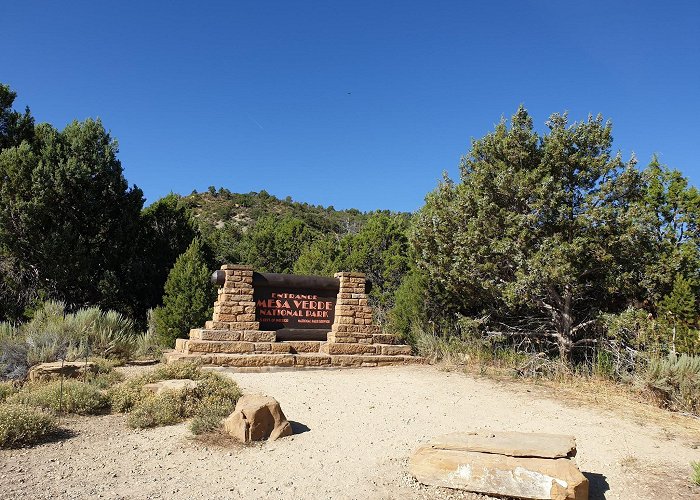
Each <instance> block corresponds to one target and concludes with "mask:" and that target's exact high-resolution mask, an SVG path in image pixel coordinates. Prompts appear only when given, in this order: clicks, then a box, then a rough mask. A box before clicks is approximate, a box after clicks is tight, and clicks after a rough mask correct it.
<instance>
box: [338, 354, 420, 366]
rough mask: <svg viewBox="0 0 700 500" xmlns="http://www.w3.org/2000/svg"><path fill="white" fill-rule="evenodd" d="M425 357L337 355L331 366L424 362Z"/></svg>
mask: <svg viewBox="0 0 700 500" xmlns="http://www.w3.org/2000/svg"><path fill="white" fill-rule="evenodd" d="M424 362H425V359H424V358H420V357H418V356H381V355H376V356H372V355H353V354H350V355H342V354H339V355H336V356H331V366H354V367H357V366H391V365H409V364H422V363H424Z"/></svg>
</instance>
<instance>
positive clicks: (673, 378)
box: [643, 354, 700, 414]
mask: <svg viewBox="0 0 700 500" xmlns="http://www.w3.org/2000/svg"><path fill="white" fill-rule="evenodd" d="M643 377H644V382H645V384H646V387H647V389H649V390H651V391H653V392H654V393H655V394H656V395H659V396H661V397H662V398H663V400H664V402H665V404H666V405H667V406H668V407H669V408H670V409H672V410H681V411H687V412H691V413H695V414H698V413H700V356H688V355H686V354H682V355H680V356H677V355H673V354H671V355H669V356H667V357H666V358H658V359H652V360H651V361H649V364H648V366H647V367H646V370H645V372H644V373H643Z"/></svg>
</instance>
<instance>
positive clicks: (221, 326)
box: [204, 321, 229, 330]
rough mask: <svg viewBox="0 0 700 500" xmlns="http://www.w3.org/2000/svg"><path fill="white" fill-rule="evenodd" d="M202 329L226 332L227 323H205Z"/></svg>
mask: <svg viewBox="0 0 700 500" xmlns="http://www.w3.org/2000/svg"><path fill="white" fill-rule="evenodd" d="M204 328H205V329H206V330H228V329H229V328H228V323H224V322H223V321H207V322H206V323H204Z"/></svg>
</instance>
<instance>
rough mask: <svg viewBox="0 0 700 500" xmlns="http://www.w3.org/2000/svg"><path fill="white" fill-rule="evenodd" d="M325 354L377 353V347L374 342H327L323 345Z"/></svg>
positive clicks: (322, 348) (322, 350)
mask: <svg viewBox="0 0 700 500" xmlns="http://www.w3.org/2000/svg"><path fill="white" fill-rule="evenodd" d="M321 352H322V353H325V354H377V348H376V347H375V346H374V345H372V344H354V343H331V342H329V343H327V344H323V345H322V346H321Z"/></svg>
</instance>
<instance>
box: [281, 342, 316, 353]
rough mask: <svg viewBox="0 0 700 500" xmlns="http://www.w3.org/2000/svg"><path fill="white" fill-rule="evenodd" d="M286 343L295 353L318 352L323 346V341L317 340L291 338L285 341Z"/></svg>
mask: <svg viewBox="0 0 700 500" xmlns="http://www.w3.org/2000/svg"><path fill="white" fill-rule="evenodd" d="M284 344H286V345H288V346H289V347H290V348H291V350H292V352H293V353H298V352H300V353H301V352H303V353H307V352H316V353H317V352H319V350H320V348H321V345H322V342H320V341H317V340H290V341H288V342H284Z"/></svg>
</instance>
